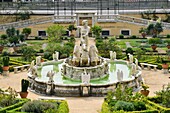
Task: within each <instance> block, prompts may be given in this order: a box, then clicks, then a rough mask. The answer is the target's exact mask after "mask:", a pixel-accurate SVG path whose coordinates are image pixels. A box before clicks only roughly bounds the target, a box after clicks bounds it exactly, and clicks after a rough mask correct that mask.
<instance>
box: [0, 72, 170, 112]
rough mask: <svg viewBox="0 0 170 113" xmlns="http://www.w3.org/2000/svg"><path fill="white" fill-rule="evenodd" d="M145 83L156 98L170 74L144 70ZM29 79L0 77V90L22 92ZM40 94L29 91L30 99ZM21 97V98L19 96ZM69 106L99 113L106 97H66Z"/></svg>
mask: <svg viewBox="0 0 170 113" xmlns="http://www.w3.org/2000/svg"><path fill="white" fill-rule="evenodd" d="M142 76H143V78H144V80H145V83H146V84H147V85H148V86H149V87H150V88H149V90H150V94H149V96H154V95H155V94H154V92H156V91H159V90H161V89H162V86H163V85H164V84H168V83H170V79H169V77H170V74H163V70H157V71H154V70H147V69H144V70H142ZM23 78H27V72H20V73H18V74H14V73H13V72H12V73H10V75H9V76H2V75H0V88H1V89H7V88H8V87H9V86H10V87H12V88H13V89H15V90H16V91H20V86H21V85H20V81H21V79H23ZM39 96H42V95H39V94H35V93H33V92H30V91H29V95H28V98H30V99H38V97H39ZM18 97H19V96H18ZM65 98H66V100H67V101H68V104H69V109H70V113H98V112H99V111H100V109H101V106H102V102H103V100H104V97H65Z"/></svg>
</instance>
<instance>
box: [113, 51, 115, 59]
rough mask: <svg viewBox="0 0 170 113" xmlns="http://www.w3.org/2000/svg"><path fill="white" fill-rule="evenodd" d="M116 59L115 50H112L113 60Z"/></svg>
mask: <svg viewBox="0 0 170 113" xmlns="http://www.w3.org/2000/svg"><path fill="white" fill-rule="evenodd" d="M115 59H116V52H115V51H114V52H113V60H115Z"/></svg>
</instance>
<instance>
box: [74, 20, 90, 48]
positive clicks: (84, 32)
mask: <svg viewBox="0 0 170 113" xmlns="http://www.w3.org/2000/svg"><path fill="white" fill-rule="evenodd" d="M82 25H83V26H77V28H80V34H81V36H80V41H81V44H80V45H83V44H86V46H87V47H88V34H89V32H90V27H89V26H88V21H87V20H83V21H82Z"/></svg>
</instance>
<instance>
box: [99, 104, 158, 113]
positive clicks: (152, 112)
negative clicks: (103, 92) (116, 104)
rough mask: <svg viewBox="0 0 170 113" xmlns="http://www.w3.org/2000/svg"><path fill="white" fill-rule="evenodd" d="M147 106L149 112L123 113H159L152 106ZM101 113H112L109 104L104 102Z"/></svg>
mask: <svg viewBox="0 0 170 113" xmlns="http://www.w3.org/2000/svg"><path fill="white" fill-rule="evenodd" d="M146 106H147V108H149V110H143V111H129V112H123V113H159V111H158V110H157V109H155V108H154V107H152V106H150V105H146ZM101 113H111V111H110V109H109V106H108V103H107V102H103V104H102V110H101ZM113 113H119V111H114V112H113Z"/></svg>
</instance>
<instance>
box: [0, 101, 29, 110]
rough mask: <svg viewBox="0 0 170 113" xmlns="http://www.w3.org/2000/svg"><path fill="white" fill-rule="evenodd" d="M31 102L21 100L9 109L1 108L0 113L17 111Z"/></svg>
mask: <svg viewBox="0 0 170 113" xmlns="http://www.w3.org/2000/svg"><path fill="white" fill-rule="evenodd" d="M28 101H30V100H29V99H21V101H20V102H18V103H16V104H14V105H11V106H8V107H4V108H1V109H0V113H7V111H8V110H12V109H16V108H18V107H21V106H22V105H23V104H24V103H26V102H28Z"/></svg>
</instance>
